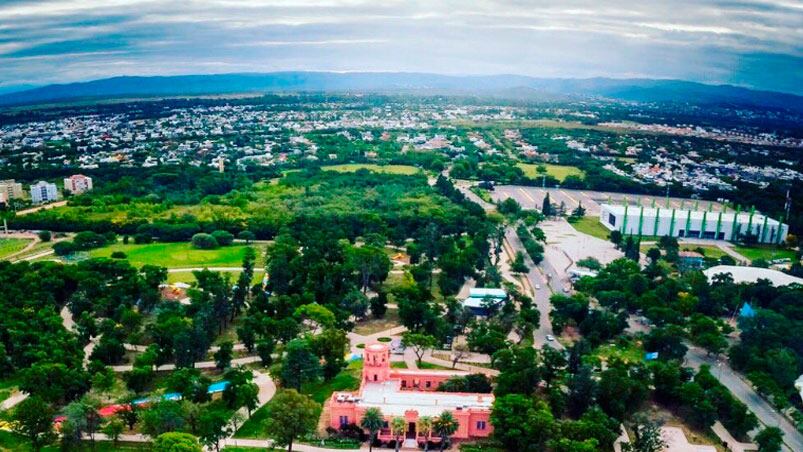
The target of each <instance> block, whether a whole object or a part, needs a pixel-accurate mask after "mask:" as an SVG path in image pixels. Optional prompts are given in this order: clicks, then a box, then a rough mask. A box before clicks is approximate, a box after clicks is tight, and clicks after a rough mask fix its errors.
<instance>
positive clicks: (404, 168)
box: [321, 163, 421, 175]
mask: <svg viewBox="0 0 803 452" xmlns="http://www.w3.org/2000/svg"><path fill="white" fill-rule="evenodd" d="M321 169H322V170H324V171H337V172H338V173H353V172H355V171H357V170H361V169H367V170H370V171H375V172H377V173H387V174H406V175H410V174H416V173H418V172H420V171H421V170H420V169H418V168H416V167H414V166H410V165H375V164H373V163H346V164H342V165H327V166H322V167H321Z"/></svg>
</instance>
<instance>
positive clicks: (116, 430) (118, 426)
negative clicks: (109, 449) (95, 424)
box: [100, 418, 125, 447]
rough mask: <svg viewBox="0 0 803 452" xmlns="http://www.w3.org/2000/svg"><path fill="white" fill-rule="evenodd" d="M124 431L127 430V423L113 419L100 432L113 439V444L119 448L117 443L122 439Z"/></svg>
mask: <svg viewBox="0 0 803 452" xmlns="http://www.w3.org/2000/svg"><path fill="white" fill-rule="evenodd" d="M123 430H125V423H123V421H122V420H121V419H118V418H112V419H110V420H109V422H107V423H106V425H104V426H103V428H101V430H100V431H101V432H103V434H104V435H106V437H107V438H109V439H111V440H112V444H113V445H114V446H115V447H117V441H118V440H119V439H120V435H122V434H123Z"/></svg>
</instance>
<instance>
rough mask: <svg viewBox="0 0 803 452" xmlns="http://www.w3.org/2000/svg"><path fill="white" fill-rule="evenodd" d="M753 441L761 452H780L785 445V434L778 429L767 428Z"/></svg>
mask: <svg viewBox="0 0 803 452" xmlns="http://www.w3.org/2000/svg"><path fill="white" fill-rule="evenodd" d="M753 440H754V441H755V442H756V445H758V451H759V452H778V451H779V450H781V444H783V432H782V431H781V429H779V428H778V427H766V428H764V429H762V430H761V431H760V432H758V434H757V435H756V437H755V438H753Z"/></svg>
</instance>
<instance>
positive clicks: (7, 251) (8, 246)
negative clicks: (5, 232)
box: [0, 239, 31, 259]
mask: <svg viewBox="0 0 803 452" xmlns="http://www.w3.org/2000/svg"><path fill="white" fill-rule="evenodd" d="M29 243H31V241H30V240H26V239H0V259H5V258H6V256H10V255H12V254H14V253H18V252H20V251H21V250H22V249H23V248H25V247H26V246H27V245H28V244H29Z"/></svg>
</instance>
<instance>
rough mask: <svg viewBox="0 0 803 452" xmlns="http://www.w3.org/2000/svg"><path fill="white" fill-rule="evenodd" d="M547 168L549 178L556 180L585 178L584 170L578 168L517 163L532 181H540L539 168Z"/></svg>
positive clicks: (548, 164)
mask: <svg viewBox="0 0 803 452" xmlns="http://www.w3.org/2000/svg"><path fill="white" fill-rule="evenodd" d="M541 165H543V166H545V167H546V173H547V175H549V176H552V177H554V178H555V179H557V180H559V181H562V180H563V179H566V176H579V177H583V176H585V173H584V172H583V170H581V169H580V168H578V167H576V166H567V165H552V164H550V163H543V164H539V165H536V164H534V163H517V164H516V166H518V167H519V168H521V169H522V171H524V175H525V176H527V177H529V178H530V179H538V178H539V177H541V174H540V173H539V172H538V167H539V166H541Z"/></svg>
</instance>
